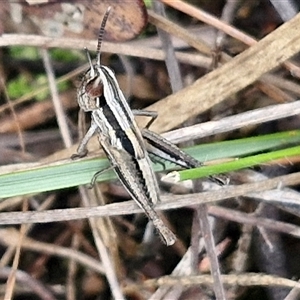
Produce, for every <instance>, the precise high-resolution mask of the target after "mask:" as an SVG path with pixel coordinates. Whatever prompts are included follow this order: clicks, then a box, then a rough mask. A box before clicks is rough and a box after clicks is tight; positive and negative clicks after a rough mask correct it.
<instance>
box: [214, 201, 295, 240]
mask: <svg viewBox="0 0 300 300" xmlns="http://www.w3.org/2000/svg"><path fill="white" fill-rule="evenodd" d="M208 212H209V214H210V215H212V216H215V217H219V218H223V219H226V220H230V221H234V222H238V223H241V224H249V225H252V226H261V227H263V228H266V229H269V230H274V231H278V232H282V233H286V234H289V235H292V236H294V237H296V238H300V227H299V226H296V225H292V224H288V223H285V222H281V221H276V220H271V219H266V218H260V217H255V216H253V215H250V214H246V213H242V212H238V211H236V210H233V209H228V208H222V207H218V206H211V207H209V209H208Z"/></svg>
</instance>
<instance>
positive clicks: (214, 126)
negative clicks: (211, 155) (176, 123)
mask: <svg viewBox="0 0 300 300" xmlns="http://www.w3.org/2000/svg"><path fill="white" fill-rule="evenodd" d="M298 114H300V101H295V102H292V103H286V104H277V105H271V106H268V107H264V108H258V109H254V110H250V111H247V112H244V113H240V114H237V115H234V116H230V117H226V118H223V119H221V120H218V121H209V122H206V123H202V124H196V125H193V126H189V127H186V128H180V129H176V130H173V131H170V132H167V133H165V134H163V136H164V137H165V138H166V139H168V140H170V141H172V142H173V143H175V144H177V143H182V142H185V141H189V140H191V139H192V140H194V139H198V138H202V137H206V136H210V135H214V134H218V133H222V132H229V131H232V130H235V129H239V128H242V127H245V126H249V125H254V124H261V123H265V122H269V121H273V120H279V119H282V118H287V117H290V116H295V115H298Z"/></svg>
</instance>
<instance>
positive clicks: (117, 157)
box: [72, 9, 202, 245]
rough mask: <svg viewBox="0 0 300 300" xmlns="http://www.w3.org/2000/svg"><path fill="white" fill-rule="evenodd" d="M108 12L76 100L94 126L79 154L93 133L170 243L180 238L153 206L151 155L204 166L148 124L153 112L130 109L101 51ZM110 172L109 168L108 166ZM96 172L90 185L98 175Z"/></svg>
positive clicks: (154, 187) (185, 165) (155, 197)
mask: <svg viewBox="0 0 300 300" xmlns="http://www.w3.org/2000/svg"><path fill="white" fill-rule="evenodd" d="M109 11H110V9H108V10H107V12H106V14H105V16H104V18H103V20H102V24H101V27H100V31H99V36H98V45H97V59H96V63H95V64H94V65H93V63H92V60H91V57H90V55H89V53H88V52H87V57H88V61H89V63H90V69H89V70H88V71H87V72H86V73H85V74H84V76H83V79H82V81H81V84H80V87H79V89H78V98H77V100H78V104H79V106H80V108H81V109H83V110H84V111H85V112H88V111H90V112H91V118H92V120H91V126H90V128H89V130H88V131H87V133H86V134H85V136H84V138H83V139H82V141H81V142H80V144H79V146H78V149H77V154H75V155H73V156H72V158H74V157H78V156H80V157H81V156H85V155H86V153H87V150H86V145H87V143H88V141H89V139H90V138H91V137H92V136H93V135H94V133H95V132H97V134H98V139H99V142H100V144H101V146H102V148H103V150H104V152H105V153H106V155H107V157H108V159H109V161H110V162H111V167H110V168H113V169H114V170H115V172H116V174H117V176H118V178H119V179H120V181H121V182H122V183H123V185H124V187H125V188H126V189H127V191H128V192H129V194H130V195H131V197H132V198H133V199H134V200H135V201H136V203H137V204H138V205H139V206H140V207H141V208H142V209H143V210H144V211H145V213H146V215H147V216H148V218H149V219H150V220H151V221H152V222H153V225H154V226H155V228H156V229H157V231H158V233H159V234H160V236H161V238H162V240H163V241H164V242H165V244H166V245H172V244H174V242H175V241H176V237H175V235H174V234H173V232H172V231H171V230H170V229H169V228H168V227H167V226H166V225H165V224H164V223H163V221H162V219H161V218H160V217H159V215H158V214H157V213H156V211H155V210H154V205H155V204H156V203H157V202H158V201H160V199H159V188H158V183H157V180H156V177H155V174H154V172H153V169H152V166H151V160H150V157H149V154H153V155H154V156H156V157H159V158H162V159H165V160H168V161H171V162H173V163H175V164H177V165H179V166H181V167H183V168H194V167H199V166H201V165H202V164H201V163H200V162H199V161H197V160H196V159H194V158H193V157H191V156H190V155H188V154H187V153H185V152H183V151H181V150H180V149H179V148H177V147H176V146H175V145H174V144H172V143H171V142H169V141H168V140H166V139H164V138H163V137H162V136H160V135H158V134H156V133H154V132H152V131H150V130H149V129H148V128H149V127H150V125H151V124H152V122H153V121H154V120H155V118H156V116H157V115H156V113H155V112H149V111H140V110H134V111H132V110H131V109H130V107H129V105H128V103H127V101H126V99H125V97H124V95H123V93H122V91H121V89H120V87H119V84H118V81H117V79H116V77H115V75H114V72H113V71H112V70H111V69H110V68H108V67H106V66H103V65H101V62H100V53H101V52H100V49H101V43H102V38H103V34H104V28H105V24H106V21H107V18H108V15H109ZM134 115H143V116H148V117H151V120H150V122H148V124H147V126H146V127H145V128H144V129H142V130H140V129H139V127H138V126H137V124H136V121H135V117H134ZM105 170H107V169H105ZM105 170H101V171H99V172H97V173H96V174H94V176H93V178H92V184H93V183H94V182H95V180H96V178H97V176H98V175H99V174H100V173H102V172H103V171H105Z"/></svg>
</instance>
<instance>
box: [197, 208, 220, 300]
mask: <svg viewBox="0 0 300 300" xmlns="http://www.w3.org/2000/svg"><path fill="white" fill-rule="evenodd" d="M197 214H198V217H199V222H200V227H201V232H202V234H203V239H204V242H205V248H206V251H207V254H208V256H209V261H210V270H211V274H212V278H213V288H214V292H215V296H216V299H218V300H224V299H226V294H225V290H224V286H223V281H222V277H221V271H220V265H219V261H218V256H217V251H216V247H215V240H214V237H213V233H212V230H211V228H210V223H209V219H208V207H207V205H206V204H202V205H199V207H198V208H197Z"/></svg>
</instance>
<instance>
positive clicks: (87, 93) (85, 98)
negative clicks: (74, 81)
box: [77, 66, 103, 111]
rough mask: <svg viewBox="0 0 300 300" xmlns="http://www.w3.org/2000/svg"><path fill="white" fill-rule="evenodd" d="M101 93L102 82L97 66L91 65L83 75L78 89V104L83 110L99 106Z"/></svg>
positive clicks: (90, 109) (94, 108)
mask: <svg viewBox="0 0 300 300" xmlns="http://www.w3.org/2000/svg"><path fill="white" fill-rule="evenodd" d="M102 95H103V82H102V80H101V78H100V73H99V72H98V68H97V66H92V67H91V68H90V69H89V70H88V71H87V72H86V73H85V74H84V76H83V78H82V81H81V84H80V87H79V89H78V96H77V98H78V99H77V100H78V104H79V106H80V108H81V109H83V110H84V111H92V110H96V109H99V108H100V98H101V96H102Z"/></svg>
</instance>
